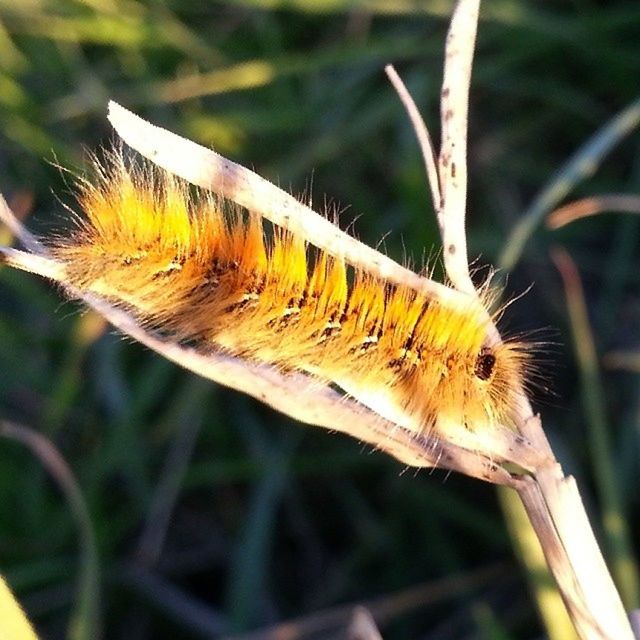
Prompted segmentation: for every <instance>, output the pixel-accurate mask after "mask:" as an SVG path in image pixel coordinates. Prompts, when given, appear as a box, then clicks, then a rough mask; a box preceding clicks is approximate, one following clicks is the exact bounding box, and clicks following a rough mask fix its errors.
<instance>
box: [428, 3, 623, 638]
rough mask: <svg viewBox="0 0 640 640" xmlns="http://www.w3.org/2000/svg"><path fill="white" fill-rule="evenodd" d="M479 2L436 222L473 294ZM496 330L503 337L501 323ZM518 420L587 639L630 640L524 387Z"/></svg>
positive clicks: (466, 19)
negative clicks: (471, 114) (469, 226)
mask: <svg viewBox="0 0 640 640" xmlns="http://www.w3.org/2000/svg"><path fill="white" fill-rule="evenodd" d="M478 11H479V0H460V1H459V2H458V3H457V4H456V7H455V9H454V15H453V17H452V20H451V26H450V28H449V33H448V36H447V44H446V51H445V70H444V81H443V87H442V95H441V109H440V110H441V125H442V148H441V151H440V167H439V168H440V186H441V189H442V207H441V208H440V210H439V216H438V222H439V224H440V231H441V234H442V242H443V251H444V260H445V268H446V270H447V275H448V277H449V279H450V280H451V281H452V283H453V284H454V286H455V287H457V288H458V289H460V290H462V291H465V292H468V293H473V292H475V288H474V287H473V284H472V282H471V279H470V277H469V269H468V261H467V252H466V234H465V210H466V190H467V168H466V160H467V159H466V149H467V128H468V104H469V87H470V77H471V66H472V60H473V49H474V45H475V37H476V29H477V20H478ZM493 331H494V332H495V334H496V336H498V333H497V329H496V328H495V327H494V328H493ZM516 409H517V426H518V429H519V431H520V432H521V433H522V434H523V435H525V436H526V437H527V438H528V439H529V440H530V441H531V442H533V443H534V444H536V445H538V446H539V448H540V452H541V453H542V454H545V461H544V463H542V464H541V465H540V466H539V467H538V468H537V469H536V470H535V471H534V473H533V474H532V476H528V477H527V476H522V477H521V479H520V481H519V484H518V489H517V490H518V494H519V495H520V498H521V500H522V502H523V505H524V507H525V510H526V511H527V514H528V515H529V519H530V522H531V524H532V526H533V528H534V530H535V532H536V534H537V536H538V538H539V540H540V543H541V546H542V548H543V552H544V554H545V557H546V559H547V563H548V565H549V569H550V570H551V572H552V574H553V576H554V578H555V579H556V582H557V584H558V588H559V590H560V592H561V595H562V597H563V600H564V601H565V604H566V606H567V610H568V612H569V615H570V616H571V619H572V620H573V623H574V625H575V627H576V630H577V632H578V633H579V634H580V637H581V638H583V640H596V639H598V640H602V639H603V638H607V639H610V640H618V639H620V640H622V639H625V640H631V639H632V638H633V634H632V632H631V628H630V626H629V621H628V620H627V617H626V614H625V611H624V608H623V606H622V602H621V601H620V597H619V595H618V593H617V591H616V588H615V586H614V584H613V581H612V579H611V575H610V574H609V571H608V569H607V567H606V565H605V563H604V560H603V558H602V554H601V552H600V549H599V547H598V544H597V542H596V540H595V537H594V536H593V532H592V530H591V526H590V524H589V521H588V518H587V516H586V513H585V511H584V506H583V504H582V501H581V499H580V494H579V493H578V490H577V486H576V484H575V481H574V480H573V478H571V477H565V476H564V474H563V473H562V469H561V467H560V465H559V464H557V462H556V461H555V458H554V456H553V452H552V450H551V448H550V446H549V443H548V441H547V438H546V436H545V434H544V431H543V429H542V423H541V421H540V419H539V417H537V416H535V417H534V415H533V411H532V409H531V405H530V403H529V401H528V399H527V397H526V394H525V393H524V390H521V392H520V394H519V397H518V399H517V406H516Z"/></svg>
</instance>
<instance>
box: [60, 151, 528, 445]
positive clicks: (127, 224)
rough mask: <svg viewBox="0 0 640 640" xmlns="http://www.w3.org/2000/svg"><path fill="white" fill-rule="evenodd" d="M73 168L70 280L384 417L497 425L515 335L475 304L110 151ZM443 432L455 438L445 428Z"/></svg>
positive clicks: (175, 333)
mask: <svg viewBox="0 0 640 640" xmlns="http://www.w3.org/2000/svg"><path fill="white" fill-rule="evenodd" d="M96 168H97V180H96V183H95V184H92V183H90V182H89V181H86V180H81V181H80V182H79V185H80V193H79V203H80V205H81V208H82V210H83V211H84V216H83V217H80V216H79V217H77V219H76V221H75V222H76V225H75V228H74V229H73V230H72V232H71V233H70V234H69V235H67V236H66V237H65V236H60V237H57V238H56V239H55V240H53V241H52V242H51V243H50V250H51V253H52V256H53V257H54V258H56V259H58V260H59V261H60V262H62V263H63V264H64V265H65V269H66V273H67V276H68V280H69V283H70V284H72V285H73V286H75V287H76V288H77V289H79V290H81V291H85V292H90V293H95V294H98V295H101V296H104V297H106V298H107V299H108V300H110V301H111V302H113V303H115V304H119V305H121V306H124V307H125V308H126V309H127V310H129V311H130V312H132V313H133V314H134V315H135V316H136V317H137V318H138V319H139V320H140V321H141V322H143V323H144V324H145V325H147V326H150V327H152V328H154V329H156V330H159V331H162V332H163V333H165V334H166V335H169V336H171V337H172V338H175V339H176V340H178V341H181V342H187V343H189V344H192V345H197V347H198V348H199V349H201V350H203V351H206V350H211V349H223V350H226V351H227V352H229V353H231V354H233V355H235V356H239V357H242V358H248V359H252V360H255V361H259V362H263V363H270V364H273V365H274V366H277V367H279V368H281V369H283V370H296V371H304V372H306V373H308V374H310V375H312V376H315V377H316V378H318V379H321V380H322V381H326V382H331V383H334V384H336V385H337V386H339V387H340V388H342V389H343V390H344V391H346V392H347V393H349V394H350V395H352V396H353V397H354V398H356V399H357V400H359V401H360V402H362V403H363V404H365V405H367V406H369V407H371V408H372V409H374V410H375V411H377V412H378V413H379V414H380V415H382V416H384V417H385V418H387V419H389V420H392V421H393V422H395V423H397V424H400V425H401V426H404V427H406V428H409V429H412V430H414V431H417V432H420V433H424V432H426V431H435V432H436V433H437V434H440V435H446V436H447V437H449V438H451V436H452V434H455V433H456V432H467V433H469V432H474V431H477V430H480V429H487V428H490V427H492V426H499V425H500V426H501V425H506V426H510V425H511V422H512V418H511V415H510V411H511V410H510V407H511V406H512V404H513V403H512V400H513V399H514V397H515V393H516V388H517V386H518V385H519V384H520V383H521V382H522V379H521V378H522V370H523V365H524V361H525V356H524V354H523V352H522V345H521V344H519V343H508V342H507V343H501V344H492V341H491V339H490V338H489V335H488V324H489V319H488V315H487V312H486V311H485V309H484V307H483V304H485V303H487V302H488V300H487V297H488V296H487V294H485V295H484V298H485V300H484V301H483V302H482V303H481V302H479V301H477V300H474V299H472V298H469V300H468V303H465V304H464V306H460V303H458V304H453V303H452V302H450V301H449V302H445V301H443V300H440V299H438V298H437V297H433V296H427V295H425V294H422V293H418V292H416V291H414V290H413V289H411V288H408V287H405V286H397V285H392V284H389V283H386V282H384V281H382V280H380V279H379V278H377V277H375V276H372V275H371V274H369V273H367V272H366V271H364V270H361V269H355V270H354V274H353V278H352V279H351V283H349V279H348V278H347V268H346V266H345V264H344V261H342V260H340V259H337V258H335V257H331V256H329V255H327V254H326V253H324V252H322V251H319V250H315V253H312V252H311V251H310V249H309V247H307V246H306V243H305V242H304V241H302V240H301V239H299V238H298V237H295V236H293V235H292V234H291V233H289V232H287V231H283V230H282V229H280V228H277V227H276V228H274V230H273V235H272V237H271V238H270V239H266V238H265V234H264V230H263V225H262V220H261V218H259V217H258V216H257V215H255V214H246V215H243V214H242V213H240V212H237V211H236V212H232V213H228V212H226V213H225V212H224V211H223V209H222V207H221V204H220V203H219V202H218V201H216V200H215V199H213V198H212V197H211V196H208V195H204V194H202V193H198V194H197V195H196V196H195V197H194V196H192V195H190V192H189V188H188V186H187V185H186V184H184V183H182V182H181V181H179V180H178V179H176V178H174V177H172V176H171V175H170V174H168V173H166V172H164V171H162V170H159V169H155V168H152V167H151V166H148V165H147V166H145V168H142V169H140V168H138V169H135V168H131V167H128V166H127V165H126V163H125V161H124V160H123V158H122V156H121V155H120V154H119V153H118V152H115V153H113V154H112V155H111V156H110V157H109V158H108V160H107V162H106V163H105V164H104V165H102V166H101V165H99V164H98V163H96ZM454 440H455V438H454Z"/></svg>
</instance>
